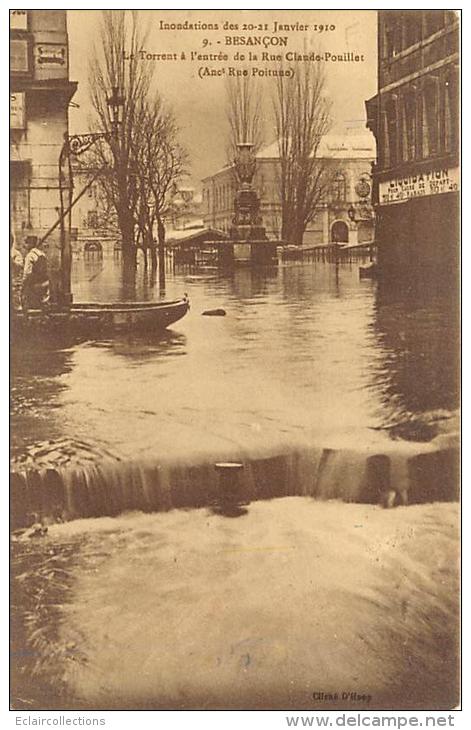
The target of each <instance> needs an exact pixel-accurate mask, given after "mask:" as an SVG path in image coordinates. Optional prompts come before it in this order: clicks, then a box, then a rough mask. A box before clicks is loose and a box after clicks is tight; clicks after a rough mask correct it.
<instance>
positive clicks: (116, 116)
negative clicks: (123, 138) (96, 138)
mask: <svg viewBox="0 0 471 730" xmlns="http://www.w3.org/2000/svg"><path fill="white" fill-rule="evenodd" d="M106 103H107V104H108V108H109V111H110V122H111V136H112V137H114V138H116V137H117V136H118V129H119V127H120V125H121V124H122V123H123V117H124V97H123V96H122V94H121V93H120V90H119V86H113V87H112V93H111V96H109V97H108V99H107V100H106Z"/></svg>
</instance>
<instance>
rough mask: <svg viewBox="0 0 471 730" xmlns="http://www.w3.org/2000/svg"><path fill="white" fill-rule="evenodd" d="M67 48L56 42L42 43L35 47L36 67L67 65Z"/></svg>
mask: <svg viewBox="0 0 471 730" xmlns="http://www.w3.org/2000/svg"><path fill="white" fill-rule="evenodd" d="M66 62H67V49H66V47H65V46H59V45H56V44H54V43H41V45H37V46H35V47H34V65H35V67H36V68H50V67H51V66H52V67H59V68H61V67H62V66H65V65H66Z"/></svg>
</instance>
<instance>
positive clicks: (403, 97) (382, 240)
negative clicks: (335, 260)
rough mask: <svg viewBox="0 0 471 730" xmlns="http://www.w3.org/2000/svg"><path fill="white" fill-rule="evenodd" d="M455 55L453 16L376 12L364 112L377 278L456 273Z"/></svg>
mask: <svg viewBox="0 0 471 730" xmlns="http://www.w3.org/2000/svg"><path fill="white" fill-rule="evenodd" d="M458 51H459V27H458V16H457V14H456V12H453V11H445V10H427V11H418V10H417V11H407V10H403V11H389V10H387V11H379V12H378V93H377V95H376V96H375V97H373V98H372V99H369V100H368V101H367V102H366V108H367V117H368V121H367V126H368V127H369V128H370V129H371V130H372V131H373V133H374V135H375V137H376V140H377V150H378V162H377V165H376V167H375V170H374V176H373V187H374V199H375V200H374V202H375V208H376V240H377V243H378V264H379V267H380V272H381V274H382V276H383V277H388V276H390V277H395V276H396V275H397V276H403V275H405V274H407V273H412V274H414V275H416V274H417V272H420V271H429V270H432V269H434V270H436V271H437V272H439V273H440V274H441V275H443V274H444V273H445V272H446V271H448V272H449V273H451V274H455V273H456V271H457V260H458V240H459V192H458V188H459V170H458V164H459V113H458V103H459V68H458Z"/></svg>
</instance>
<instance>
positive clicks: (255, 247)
mask: <svg viewBox="0 0 471 730" xmlns="http://www.w3.org/2000/svg"><path fill="white" fill-rule="evenodd" d="M237 147H238V157H237V160H236V162H235V170H236V174H237V179H238V182H239V189H238V191H237V195H236V199H235V206H234V207H235V210H234V217H233V219H232V223H233V225H232V227H231V230H230V234H229V235H230V240H229V241H221V242H220V243H219V244H218V248H219V252H220V255H219V262H220V264H221V265H223V266H230V265H234V266H259V265H260V266H266V265H274V264H276V263H277V262H278V258H277V253H276V247H277V245H278V242H277V241H269V240H268V238H267V234H266V231H265V227H264V225H263V222H262V217H261V215H260V200H259V197H258V195H257V193H256V191H255V190H254V189H253V187H252V180H253V176H254V174H255V165H256V161H255V157H254V155H253V151H252V147H253V145H252V144H250V143H243V144H239V145H237Z"/></svg>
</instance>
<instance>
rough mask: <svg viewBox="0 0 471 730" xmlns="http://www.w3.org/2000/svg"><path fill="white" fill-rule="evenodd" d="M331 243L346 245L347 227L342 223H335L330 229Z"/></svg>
mask: <svg viewBox="0 0 471 730" xmlns="http://www.w3.org/2000/svg"><path fill="white" fill-rule="evenodd" d="M330 235H331V238H332V243H348V226H347V224H346V223H345V222H344V221H335V223H333V225H332V228H331V229H330Z"/></svg>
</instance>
